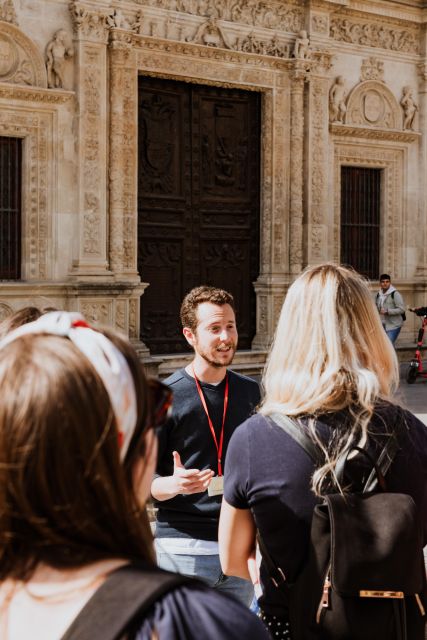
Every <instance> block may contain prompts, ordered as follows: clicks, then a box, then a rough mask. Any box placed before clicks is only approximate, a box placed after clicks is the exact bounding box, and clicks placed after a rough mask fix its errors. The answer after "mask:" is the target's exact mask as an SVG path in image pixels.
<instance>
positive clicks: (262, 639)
mask: <svg viewBox="0 0 427 640" xmlns="http://www.w3.org/2000/svg"><path fill="white" fill-rule="evenodd" d="M153 632H155V633H156V637H158V638H160V639H161V640H193V639H194V640H199V638H200V637H201V636H203V639H204V640H218V638H224V639H226V640H238V639H240V638H251V640H252V639H253V640H258V639H259V640H268V638H269V636H268V633H267V631H266V629H265V627H264V625H263V624H262V622H261V621H260V620H259V619H258V618H257V617H256V616H255V614H253V613H252V612H251V611H249V609H247V608H246V607H244V606H243V605H242V604H240V603H239V602H237V601H236V600H234V598H232V597H228V596H225V595H223V594H221V593H218V592H217V591H215V590H214V589H211V588H210V587H208V586H207V585H204V584H202V583H199V582H196V581H195V582H194V584H191V583H190V584H185V585H182V586H180V587H178V588H176V589H174V590H173V591H170V592H169V593H167V594H166V595H165V596H163V597H162V598H161V599H160V600H158V602H156V603H155V605H154V607H153V608H152V610H151V612H150V613H149V614H148V615H147V616H146V617H145V618H144V622H143V624H142V625H141V627H140V629H139V630H138V632H137V634H136V636H135V640H152V638H153Z"/></svg>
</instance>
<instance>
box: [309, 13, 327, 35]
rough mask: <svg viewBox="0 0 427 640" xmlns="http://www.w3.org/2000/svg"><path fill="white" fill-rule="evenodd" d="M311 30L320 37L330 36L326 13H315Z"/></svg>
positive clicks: (312, 17) (312, 16)
mask: <svg viewBox="0 0 427 640" xmlns="http://www.w3.org/2000/svg"><path fill="white" fill-rule="evenodd" d="M311 30H312V31H313V33H318V34H319V35H326V36H327V35H328V32H329V29H328V16H327V15H325V14H324V13H313V14H312V15H311Z"/></svg>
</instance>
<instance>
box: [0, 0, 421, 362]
mask: <svg viewBox="0 0 427 640" xmlns="http://www.w3.org/2000/svg"><path fill="white" fill-rule="evenodd" d="M305 5H307V6H305ZM419 5H420V3H419V2H417V1H416V0H414V2H412V3H411V2H407V3H406V4H405V5H404V6H403V5H399V6H397V5H395V3H393V2H384V1H381V2H380V1H378V2H371V1H368V0H357V1H356V0H340V1H339V2H337V1H336V0H311V2H307V3H302V2H297V1H294V2H292V1H289V2H283V1H282V2H274V1H267V0H139V1H138V2H132V1H126V2H125V1H122V0H111V1H109V2H97V1H94V0H93V1H90V0H86V1H84V2H80V1H74V0H73V1H72V2H70V3H68V2H63V1H62V0H49V1H48V2H47V1H46V0H31V2H28V1H27V0H21V2H20V4H19V6H18V3H17V2H16V4H15V5H14V4H13V2H12V0H3V1H1V2H0V52H1V55H0V135H13V136H18V137H20V138H22V139H23V141H24V147H23V150H24V161H23V245H22V254H23V265H22V267H23V268H22V272H23V281H22V282H3V283H2V287H1V290H0V314H2V315H6V314H7V313H10V312H11V310H13V309H16V308H19V307H20V306H23V305H24V304H28V303H29V302H31V303H35V304H41V305H42V306H52V305H53V306H56V307H59V308H65V309H77V310H81V311H82V312H83V313H85V314H86V315H87V316H88V317H89V318H90V320H92V321H93V322H102V323H107V324H111V325H114V326H116V327H117V328H119V329H121V330H122V331H124V332H126V333H128V334H129V335H130V337H131V338H132V340H134V341H135V343H136V344H137V346H138V348H139V349H140V352H141V354H142V356H143V357H144V358H145V359H146V360H147V359H149V353H148V350H147V349H146V348H145V347H144V345H142V344H141V343H139V342H138V340H139V298H140V296H141V295H142V294H143V291H144V289H145V287H146V286H147V284H149V283H146V282H144V274H142V281H143V282H141V279H140V277H139V275H138V273H137V81H138V75H147V76H158V77H161V78H169V79H177V80H184V81H187V82H195V83H204V84H213V85H219V86H224V87H238V88H243V89H246V90H251V91H258V92H260V93H261V94H262V132H261V149H262V154H261V158H262V159H261V244H260V274H259V277H258V279H257V281H256V282H255V283H254V287H255V291H256V296H257V327H256V336H255V338H254V342H253V350H254V352H256V351H259V352H260V353H261V352H262V353H264V351H265V349H266V348H267V347H268V345H269V343H270V341H271V338H272V336H273V333H274V328H275V323H276V320H277V317H278V313H279V311H280V307H281V304H282V301H283V297H284V295H285V293H286V290H287V288H288V286H289V284H290V282H292V280H293V279H294V278H295V276H296V275H297V274H298V273H300V271H301V269H302V268H304V266H306V265H307V264H315V263H319V262H322V261H324V260H338V258H339V255H340V234H339V227H340V169H341V166H343V165H346V164H347V165H348V164H351V165H360V166H365V167H376V168H381V169H382V170H383V185H382V189H383V193H382V211H381V216H382V232H381V269H382V270H385V271H389V272H391V273H392V274H393V279H394V284H395V285H396V286H398V287H399V288H400V289H401V290H402V292H403V293H404V295H405V298H406V302H407V303H408V304H426V302H427V295H426V294H427V231H426V224H425V216H426V211H425V206H426V205H425V201H426V194H425V189H426V188H425V182H426V180H425V175H426V170H427V167H426V164H427V145H426V136H425V130H426V126H427V120H426V114H427V111H426V110H427V100H426V97H427V71H426V69H427V64H426V60H427V57H426V46H427V45H426V37H425V31H426V29H425V20H426V18H425V16H424V13H423V12H422V9H421V7H420V6H419ZM374 284H375V286H376V283H374ZM374 284H373V286H374ZM414 332H415V323H414V322H413V319H412V318H411V319H410V320H408V322H407V323H406V325H405V328H404V331H403V332H402V336H401V338H400V341H401V342H405V341H411V340H413V338H414V335H415V333H414ZM152 362H154V361H152ZM155 362H156V363H157V364H159V362H158V361H155Z"/></svg>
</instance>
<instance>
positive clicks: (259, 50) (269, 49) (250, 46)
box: [233, 33, 290, 58]
mask: <svg viewBox="0 0 427 640" xmlns="http://www.w3.org/2000/svg"><path fill="white" fill-rule="evenodd" d="M233 48H234V49H235V50H237V51H243V52H244V53H256V54H258V55H262V56H276V57H278V58H289V57H290V46H289V45H288V44H284V43H281V42H279V40H278V38H277V35H274V36H273V38H272V39H271V40H270V41H265V40H260V39H258V38H256V36H255V35H254V34H253V33H249V34H248V35H247V36H246V37H244V38H241V39H239V40H238V41H237V42H236V44H235V46H234V47H233Z"/></svg>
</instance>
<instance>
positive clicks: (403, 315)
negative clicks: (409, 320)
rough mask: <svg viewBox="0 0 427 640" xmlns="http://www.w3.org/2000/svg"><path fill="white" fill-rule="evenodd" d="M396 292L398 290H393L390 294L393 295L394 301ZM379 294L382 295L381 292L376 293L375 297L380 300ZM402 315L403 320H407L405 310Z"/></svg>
mask: <svg viewBox="0 0 427 640" xmlns="http://www.w3.org/2000/svg"><path fill="white" fill-rule="evenodd" d="M395 293H396V291H392V292H391V294H390V295H391V299H392V300H393V302H394V294H395ZM379 296H380V294H379V293H377V295H376V298H375V299H376V300H378V298H379ZM400 315H401V316H402V320H403V322H405V320H406V313H405V312H403V313H401V314H400Z"/></svg>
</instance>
